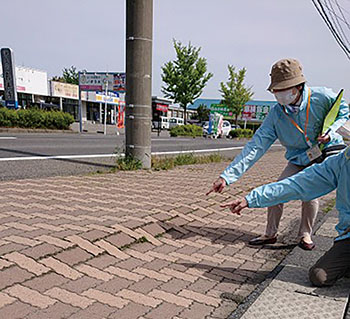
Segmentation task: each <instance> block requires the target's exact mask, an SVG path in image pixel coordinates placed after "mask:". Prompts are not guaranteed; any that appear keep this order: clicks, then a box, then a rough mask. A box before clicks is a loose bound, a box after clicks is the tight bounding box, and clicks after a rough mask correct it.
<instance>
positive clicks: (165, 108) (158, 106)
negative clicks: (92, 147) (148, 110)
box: [156, 103, 169, 112]
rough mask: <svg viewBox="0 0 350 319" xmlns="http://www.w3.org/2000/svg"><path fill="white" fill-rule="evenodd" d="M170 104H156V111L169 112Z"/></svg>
mask: <svg viewBox="0 0 350 319" xmlns="http://www.w3.org/2000/svg"><path fill="white" fill-rule="evenodd" d="M168 107H169V105H168V104H161V103H156V110H157V111H162V112H168Z"/></svg>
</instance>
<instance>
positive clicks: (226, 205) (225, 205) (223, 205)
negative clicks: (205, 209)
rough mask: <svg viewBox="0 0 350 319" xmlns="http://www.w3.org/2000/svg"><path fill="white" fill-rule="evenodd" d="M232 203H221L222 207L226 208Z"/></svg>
mask: <svg viewBox="0 0 350 319" xmlns="http://www.w3.org/2000/svg"><path fill="white" fill-rule="evenodd" d="M231 206H232V203H226V204H221V205H220V207H222V208H225V207H231Z"/></svg>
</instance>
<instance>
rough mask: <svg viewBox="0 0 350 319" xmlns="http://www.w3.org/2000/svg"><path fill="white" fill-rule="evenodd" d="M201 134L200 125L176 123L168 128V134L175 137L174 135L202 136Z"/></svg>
mask: <svg viewBox="0 0 350 319" xmlns="http://www.w3.org/2000/svg"><path fill="white" fill-rule="evenodd" d="M202 135H203V129H202V128H201V127H200V126H197V125H191V124H188V125H178V126H175V127H172V128H171V129H170V136H172V137H176V136H192V137H196V136H202Z"/></svg>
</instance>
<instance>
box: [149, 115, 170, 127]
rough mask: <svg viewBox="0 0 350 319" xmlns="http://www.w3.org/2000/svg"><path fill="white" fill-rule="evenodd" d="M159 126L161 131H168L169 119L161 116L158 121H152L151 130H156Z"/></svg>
mask: <svg viewBox="0 0 350 319" xmlns="http://www.w3.org/2000/svg"><path fill="white" fill-rule="evenodd" d="M159 125H160V129H161V130H168V129H169V118H167V117H166V116H161V117H160V119H159V120H158V121H157V120H155V121H152V128H154V129H158V126H159Z"/></svg>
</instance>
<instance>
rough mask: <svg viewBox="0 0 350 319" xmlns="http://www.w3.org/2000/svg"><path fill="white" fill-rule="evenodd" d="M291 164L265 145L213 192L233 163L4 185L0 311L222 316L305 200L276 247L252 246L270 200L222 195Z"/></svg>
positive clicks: (268, 260) (148, 317) (251, 282)
mask: <svg viewBox="0 0 350 319" xmlns="http://www.w3.org/2000/svg"><path fill="white" fill-rule="evenodd" d="M285 164H286V162H285V160H284V158H283V152H282V151H278V152H271V153H268V154H267V155H265V156H264V157H263V159H261V160H260V162H259V163H258V164H257V165H255V167H253V168H252V169H251V170H250V171H249V172H248V173H247V174H246V175H245V177H244V179H242V181H240V182H238V183H236V184H235V185H234V187H231V188H230V189H228V190H227V191H226V192H225V193H224V194H212V195H210V196H209V197H206V196H205V195H204V194H205V192H206V191H207V190H208V188H209V187H210V184H211V182H212V181H213V180H214V179H215V178H216V177H217V176H218V174H219V173H220V172H221V171H222V170H223V169H224V168H225V167H226V165H227V163H218V164H207V165H196V166H187V167H182V168H178V169H174V170H171V171H160V172H147V171H138V172H118V173H116V174H104V175H93V176H80V177H76V176H75V177H59V178H57V177H55V178H47V179H32V180H21V181H11V182H2V183H0V199H1V200H0V256H1V258H0V318H6V317H7V318H11V319H15V318H28V319H34V318H35V319H40V318H45V319H47V318H50V319H54V318H71V319H74V318H80V319H81V318H84V319H89V318H96V319H101V318H110V319H112V318H118V319H123V318H125V319H132V318H139V319H142V318H143V319H152V318H162V319H163V318H164V319H166V318H174V319H176V318H177V319H187V318H191V319H192V318H207V319H214V318H215V319H219V318H227V317H228V316H229V315H230V314H231V313H232V311H234V310H235V309H236V307H237V305H238V303H239V302H241V301H242V300H243V299H244V298H245V297H246V296H247V295H249V294H250V293H251V292H252V291H253V290H254V288H255V287H256V286H257V285H258V284H259V283H260V282H261V281H263V280H264V278H265V277H266V275H267V274H268V273H269V272H270V271H272V270H273V269H274V268H275V266H276V265H277V264H278V263H279V262H280V261H281V260H282V259H283V257H284V256H285V255H286V254H287V253H288V251H289V250H288V249H287V248H285V249H284V247H283V245H282V244H283V242H286V243H287V242H289V241H290V240H291V238H292V237H291V236H289V235H288V234H289V233H290V230H291V227H293V225H294V222H295V221H296V220H298V218H299V214H300V213H299V206H300V204H299V203H298V202H292V203H289V204H288V205H287V207H286V209H285V213H284V215H283V218H282V221H281V227H280V230H281V235H282V236H281V237H280V242H282V244H281V245H282V246H281V247H280V248H281V249H267V248H266V247H265V248H252V247H249V246H247V245H246V243H247V241H248V240H249V239H250V238H252V237H254V236H256V235H257V234H260V233H262V232H263V231H264V226H265V220H266V216H265V210H264V209H255V210H254V213H252V212H251V211H250V210H246V211H245V212H244V213H243V214H242V216H233V215H230V214H229V213H228V212H227V211H224V210H222V209H221V208H220V206H219V205H220V203H221V202H223V201H225V200H227V199H228V198H231V197H232V196H238V195H240V194H245V193H246V192H247V191H248V190H250V189H252V188H253V187H255V186H257V185H260V184H263V183H266V182H268V181H272V180H274V179H276V178H277V176H278V175H279V173H280V172H281V170H282V168H283V167H284V165H285ZM332 197H333V195H329V196H328V197H325V198H324V201H326V200H328V199H330V198H332ZM283 235H285V236H287V235H288V236H287V237H285V238H284V236H283ZM295 235H296V234H295V233H293V236H295Z"/></svg>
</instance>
